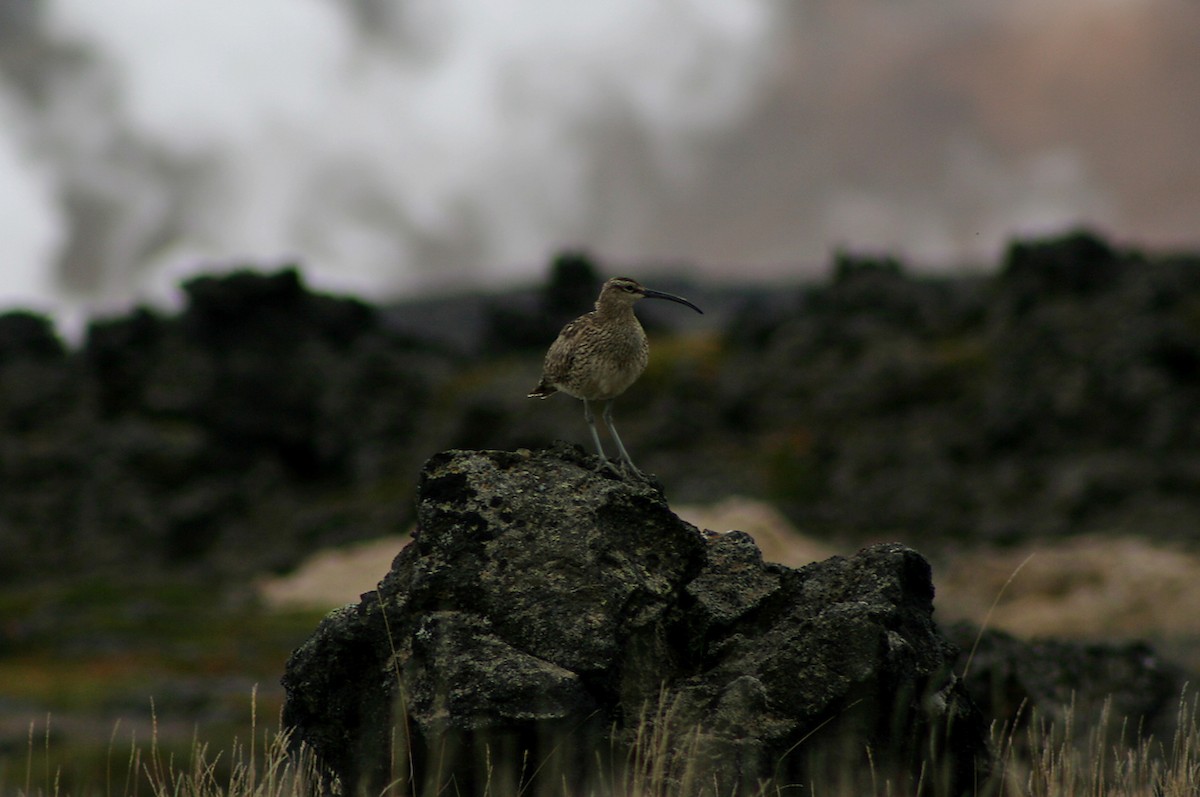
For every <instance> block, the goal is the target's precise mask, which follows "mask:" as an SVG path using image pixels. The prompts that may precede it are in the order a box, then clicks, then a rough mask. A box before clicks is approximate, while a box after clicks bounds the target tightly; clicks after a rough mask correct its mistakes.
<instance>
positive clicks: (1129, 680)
mask: <svg viewBox="0 0 1200 797" xmlns="http://www.w3.org/2000/svg"><path fill="white" fill-rule="evenodd" d="M946 634H947V636H948V637H949V638H950V639H951V640H953V641H954V642H955V643H956V644H957V646H958V649H959V655H958V659H957V661H956V663H955V667H954V670H955V672H959V673H965V674H964V675H963V680H964V682H965V683H966V685H967V688H968V690H969V691H970V693H971V695H972V697H974V698H975V699H976V700H977V701H978V702H979V705H980V708H981V709H982V711H983V713H984V714H985V715H986V716H988V717H990V718H992V719H993V720H994V721H996V722H997V723H1001V724H1002V725H1003V726H1005V727H1007V728H1010V729H1016V730H1018V731H1019V730H1020V729H1022V728H1024V727H1025V726H1027V725H1028V724H1029V722H1030V720H1031V717H1032V716H1034V715H1036V716H1038V717H1039V718H1041V719H1044V720H1050V721H1053V722H1058V723H1060V724H1061V723H1065V722H1067V721H1069V722H1070V725H1071V727H1073V728H1075V729H1076V730H1075V737H1076V741H1083V740H1086V738H1087V735H1088V731H1089V730H1092V729H1096V730H1099V729H1103V730H1105V731H1106V732H1107V737H1106V738H1109V739H1113V740H1114V741H1115V740H1118V739H1123V741H1124V743H1125V744H1131V743H1132V744H1136V743H1137V741H1138V737H1141V738H1149V737H1150V736H1153V737H1154V738H1156V739H1159V740H1164V741H1169V740H1170V739H1172V738H1174V736H1175V728H1176V724H1177V720H1178V711H1179V708H1180V700H1181V698H1182V697H1183V690H1184V687H1185V685H1186V684H1187V682H1188V681H1189V678H1188V674H1187V673H1185V672H1184V671H1183V670H1182V669H1181V668H1179V667H1177V666H1175V665H1174V664H1171V663H1170V662H1167V661H1165V660H1164V659H1163V658H1162V657H1160V656H1159V655H1158V654H1157V653H1155V651H1154V649H1153V648H1151V647H1150V646H1149V645H1147V644H1145V643H1143V642H1122V643H1117V644H1114V643H1099V642H1077V641H1072V640H1065V639H1049V638H1047V639H1035V640H1032V641H1025V640H1021V639H1018V638H1017V637H1014V636H1012V635H1010V634H1006V633H1004V632H1003V631H996V630H991V629H989V630H986V631H984V632H983V633H982V634H981V633H980V630H979V627H978V626H976V625H974V624H973V623H969V622H958V623H952V624H951V625H949V626H947V628H946ZM977 639H978V645H976V640H977ZM968 662H969V664H968ZM1014 735H1017V734H1014Z"/></svg>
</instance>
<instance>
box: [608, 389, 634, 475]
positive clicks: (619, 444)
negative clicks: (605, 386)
mask: <svg viewBox="0 0 1200 797" xmlns="http://www.w3.org/2000/svg"><path fill="white" fill-rule="evenodd" d="M604 425H605V426H607V427H608V433H609V434H610V435H612V439H613V440H614V441H615V442H616V444H617V451H619V452H620V453H621V461H623V462H624V463H625V465H626V466H628V468H629V470H630V472H632V473H633V474H634V475H635V476H641V475H642V472H641V471H640V470H638V469H637V465H634V464H633V460H632V459H630V458H629V452H628V451H626V450H625V444H624V443H622V442H621V435H619V434H617V427H616V426H614V425H613V419H612V401H608V402H606V403H605V405H604Z"/></svg>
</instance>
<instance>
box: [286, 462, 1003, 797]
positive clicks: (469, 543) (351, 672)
mask: <svg viewBox="0 0 1200 797" xmlns="http://www.w3.org/2000/svg"><path fill="white" fill-rule="evenodd" d="M598 465H599V461H598V460H597V459H595V458H593V457H589V456H586V455H584V454H583V453H582V451H581V450H580V449H578V448H577V447H568V446H565V445H560V446H557V447H553V448H551V449H546V450H542V451H538V452H536V453H530V452H517V453H513V452H504V451H449V452H444V453H442V454H438V455H436V456H435V457H433V458H432V459H431V460H430V461H429V462H428V463H427V465H426V467H425V469H424V471H423V473H422V476H421V483H420V486H419V503H418V509H417V513H418V519H419V521H418V522H419V525H418V531H417V535H416V539H415V541H414V542H413V543H412V544H411V545H409V546H408V547H407V548H405V549H404V550H403V551H402V552H401V553H400V554H399V555H398V556H397V557H396V560H395V562H394V563H393V567H392V570H391V572H390V573H388V574H387V575H386V576H385V578H384V579H383V581H382V582H381V583H380V585H379V589H378V590H377V591H375V592H372V593H368V594H366V595H364V596H363V599H362V601H361V602H360V603H358V604H356V605H352V606H348V607H345V608H343V609H341V610H339V611H337V612H334V613H332V614H331V615H330V616H329V617H327V618H326V619H325V621H324V622H323V623H322V624H321V626H320V627H319V628H318V629H317V631H316V633H315V634H314V635H313V636H312V638H311V639H309V640H308V642H306V643H305V644H304V645H303V646H302V647H301V648H299V649H298V650H297V651H296V652H295V653H294V655H293V656H292V658H291V660H290V661H289V663H288V668H287V673H286V675H285V677H284V685H285V687H286V689H287V692H288V700H287V705H286V707H285V721H286V722H287V723H288V725H289V726H290V727H291V728H292V729H293V732H294V734H295V737H294V738H295V740H296V742H297V743H303V744H306V745H308V746H310V747H311V748H313V749H314V750H315V751H316V752H317V754H318V755H319V757H320V758H321V760H322V762H323V764H324V766H325V767H326V771H327V772H328V773H329V774H330V775H331V777H332V778H336V780H337V782H338V783H339V784H340V788H342V789H343V790H344V791H345V792H346V793H356V792H358V791H360V790H362V789H365V790H366V792H367V793H376V792H377V790H378V789H379V788H381V787H383V786H384V785H386V784H387V783H389V782H391V781H392V780H393V779H395V778H396V777H397V774H396V773H397V772H399V773H401V774H400V777H401V778H402V779H403V778H412V779H415V780H416V781H417V785H418V786H420V785H424V786H426V787H429V788H437V787H441V786H442V785H445V784H446V783H449V782H450V781H453V784H454V788H458V789H465V790H466V791H470V790H471V789H472V788H475V787H477V786H478V785H479V784H480V782H481V779H482V778H484V777H492V778H493V779H495V778H496V777H497V775H496V773H494V772H491V773H489V772H488V771H487V767H488V766H492V767H494V766H495V765H496V762H497V761H500V760H506V761H507V762H508V763H511V762H512V761H525V762H529V763H528V765H527V766H526V767H525V768H524V769H521V768H520V767H514V771H513V772H510V773H509V774H510V776H511V778H512V779H513V780H514V781H524V780H527V779H528V778H530V777H532V772H533V771H534V769H538V768H539V767H540V769H538V772H539V775H538V777H539V778H542V779H543V780H546V779H553V780H560V779H561V778H562V777H563V776H564V775H565V776H566V777H568V779H569V780H570V781H572V782H575V783H578V784H581V785H582V784H586V783H588V782H589V779H590V778H592V777H593V776H597V775H598V774H599V773H596V772H594V770H595V769H596V768H597V761H598V760H606V757H609V758H611V760H613V761H617V762H624V761H626V760H627V755H628V754H627V751H628V750H630V749H638V748H639V745H641V746H642V748H643V749H644V745H645V740H646V738H647V735H648V734H651V733H653V734H655V735H656V738H664V739H667V740H669V744H666V745H665V746H664V748H663V750H664V751H665V752H659V753H657V754H656V755H658V756H659V760H660V763H661V764H662V772H663V773H664V777H665V778H666V779H667V780H673V781H676V782H677V783H679V784H681V785H682V784H687V783H692V784H705V785H706V786H712V787H714V788H717V789H719V790H721V791H722V793H728V792H729V791H731V790H733V789H735V788H740V787H744V786H751V785H754V784H757V783H758V782H760V781H761V780H763V779H770V778H777V779H779V782H781V783H782V782H802V779H805V778H810V779H811V778H813V777H825V778H830V779H832V778H836V777H845V776H846V775H847V773H850V774H856V773H861V772H863V771H865V770H864V769H863V768H862V767H863V766H864V765H865V763H866V758H865V755H866V753H865V751H866V748H867V747H868V746H869V747H870V748H871V750H872V755H873V757H874V760H875V762H876V766H877V767H878V770H879V772H880V773H881V776H882V773H884V772H886V773H889V774H891V775H893V776H895V777H897V778H898V779H899V780H901V781H903V780H904V779H906V778H908V777H910V776H915V773H917V772H918V771H919V770H920V769H921V767H922V766H924V768H925V771H926V775H925V777H926V782H927V783H932V782H935V781H936V783H937V786H938V787H939V789H940V791H939V792H938V793H955V791H956V790H957V789H960V788H962V787H963V785H964V784H966V783H969V782H971V780H972V779H973V778H974V777H976V776H977V775H979V774H980V773H981V771H982V770H985V769H986V767H987V761H988V759H987V753H986V750H985V746H984V741H983V726H982V722H981V721H980V718H979V715H978V713H977V712H976V710H975V709H974V706H973V704H972V703H971V702H970V700H969V698H967V697H966V695H965V693H964V692H963V691H962V689H961V687H960V686H959V684H958V683H957V681H955V679H954V678H953V677H952V676H950V675H949V669H948V666H947V663H948V661H949V659H950V657H951V656H952V655H953V650H952V649H951V648H950V647H949V646H948V644H947V643H946V642H945V641H944V640H943V639H942V637H941V636H940V634H939V633H938V631H937V629H936V627H935V626H934V624H933V622H932V619H931V614H932V597H933V588H932V585H931V583H930V570H929V566H928V564H927V563H926V562H925V560H924V559H923V558H921V556H920V555H918V554H917V553H916V552H914V551H912V550H909V549H907V548H904V547H903V546H899V545H882V546H875V547H872V548H868V549H865V550H864V551H862V552H861V553H860V554H858V555H857V556H854V557H851V558H848V559H847V558H838V557H835V558H833V559H830V560H829V561H827V562H820V563H816V564H813V565H809V566H807V567H804V568H802V569H799V570H792V569H789V568H785V567H782V566H778V565H766V564H764V563H763V562H762V558H761V555H760V554H759V552H758V549H757V548H756V547H755V545H754V543H753V540H751V539H750V538H749V537H748V536H747V535H744V534H741V533H736V532H735V533H728V534H714V533H711V532H709V533H702V532H701V531H700V530H698V529H696V528H694V527H692V526H690V525H688V524H687V523H684V522H683V521H681V520H680V519H679V518H678V517H676V516H675V515H674V514H673V513H672V512H671V510H670V508H669V506H668V505H667V503H666V500H665V498H664V496H663V493H662V491H661V488H660V487H659V486H658V485H656V484H654V483H650V482H642V481H632V480H629V481H626V480H621V479H618V478H616V477H614V476H613V475H612V474H610V473H607V472H604V471H599V470H598ZM947 729H949V730H950V731H951V733H947V732H946V731H947ZM933 749H936V750H938V751H940V752H939V753H938V754H936V755H934V756H933V757H932V758H930V755H929V752H928V751H930V750H933ZM598 756H599V758H598ZM797 779H801V780H797ZM333 782H334V781H333V779H331V783H333ZM696 788H697V789H700V787H699V786H697V787H696ZM700 790H702V789H700Z"/></svg>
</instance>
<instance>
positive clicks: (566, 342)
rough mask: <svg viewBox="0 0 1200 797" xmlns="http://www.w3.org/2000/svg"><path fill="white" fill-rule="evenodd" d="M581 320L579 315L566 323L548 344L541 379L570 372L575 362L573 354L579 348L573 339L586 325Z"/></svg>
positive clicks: (554, 378)
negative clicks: (548, 347)
mask: <svg viewBox="0 0 1200 797" xmlns="http://www.w3.org/2000/svg"><path fill="white" fill-rule="evenodd" d="M582 321H583V317H582V316H581V317H580V318H576V319H575V320H574V321H572V322H570V323H569V324H567V325H566V326H565V327H563V328H562V331H561V332H559V333H558V337H557V338H555V339H554V342H553V343H551V344H550V349H549V350H548V351H547V352H546V362H545V364H544V365H543V366H542V381H547V379H549V381H556V380H558V379H562V378H564V377H566V375H567V374H568V373H570V372H571V368H572V367H573V366H574V364H575V354H576V353H577V352H578V350H579V347H578V345H576V342H575V341H576V339H577V338H578V337H579V335H580V334H581V333H582V332H583V330H584V328H585V327H586V325H585V324H584V323H582Z"/></svg>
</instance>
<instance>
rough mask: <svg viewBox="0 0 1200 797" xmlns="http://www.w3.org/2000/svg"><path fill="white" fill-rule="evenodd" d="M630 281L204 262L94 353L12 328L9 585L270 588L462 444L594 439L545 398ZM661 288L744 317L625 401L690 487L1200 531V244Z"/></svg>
mask: <svg viewBox="0 0 1200 797" xmlns="http://www.w3.org/2000/svg"><path fill="white" fill-rule="evenodd" d="M611 270H613V271H624V270H626V269H625V267H613V268H612V269H611ZM606 271H607V269H606ZM598 276H599V275H598V274H596V273H595V271H594V270H589V264H588V262H587V261H586V260H585V259H582V258H580V257H578V256H569V257H565V258H564V259H563V260H561V261H560V262H559V263H558V264H557V266H556V269H555V270H554V274H553V275H552V279H551V280H550V283H549V285H548V286H547V287H546V288H545V289H544V291H542V292H541V293H539V294H528V295H506V296H500V297H493V298H490V299H487V298H479V297H474V298H469V297H468V298H464V299H462V300H461V301H441V302H436V303H429V304H430V306H431V307H434V308H435V311H433V314H432V316H431V315H430V314H428V313H422V312H421V311H420V309H419V307H418V306H416V305H405V306H398V307H395V308H390V309H388V310H386V311H381V310H378V309H376V308H373V307H371V306H369V305H367V304H364V303H362V302H359V301H354V300H348V299H335V298H331V297H325V296H319V295H314V294H311V293H309V292H308V291H307V290H306V289H305V288H304V286H303V284H302V283H301V282H300V281H299V279H298V278H297V277H296V275H295V273H293V272H286V271H285V272H280V273H278V274H274V275H266V276H263V275H253V274H249V273H242V274H236V275H232V276H229V277H224V278H204V279H200V280H196V281H193V282H192V283H189V285H188V286H187V287H186V289H185V292H186V299H187V303H186V307H185V309H184V311H183V312H182V313H181V314H180V315H177V316H164V315H160V314H157V313H154V312H151V311H147V310H140V311H136V312H134V313H132V314H130V315H128V316H126V317H122V318H116V319H109V320H104V321H98V322H96V323H94V324H93V325H92V326H91V328H90V329H89V332H88V335H87V338H86V340H85V341H84V343H83V345H82V347H81V348H80V349H78V350H72V349H68V348H67V347H65V346H63V344H62V343H61V342H60V341H59V340H58V339H57V338H56V337H55V335H54V333H53V330H52V328H51V327H50V325H49V323H48V322H47V321H46V320H45V319H42V318H39V317H36V316H33V315H30V314H27V313H10V314H8V315H4V316H0V576H2V577H3V578H5V579H8V580H9V581H20V580H23V579H31V578H37V579H44V578H46V575H47V574H48V573H59V574H62V575H64V576H74V575H78V574H81V573H101V574H109V575H117V576H119V577H122V578H124V577H127V575H128V573H129V572H131V570H133V571H140V572H160V571H166V572H169V573H171V574H172V577H176V576H178V575H179V574H181V573H184V572H187V571H195V572H198V573H199V574H201V575H203V576H205V577H206V578H212V577H214V576H220V577H227V578H229V579H230V580H233V579H241V578H243V577H244V576H245V575H246V574H248V573H250V572H261V571H262V570H265V569H282V568H286V567H288V566H290V565H292V564H294V563H295V562H296V561H297V560H298V559H299V558H300V557H301V556H302V555H304V554H305V553H306V552H309V551H312V550H313V549H315V548H318V547H321V546H325V545H331V544H337V543H341V542H346V541H349V540H352V539H360V538H369V537H374V536H379V535H381V534H387V533H392V532H394V531H395V530H396V529H397V528H402V527H404V525H405V524H406V523H407V522H409V521H410V520H411V519H412V516H413V503H412V501H413V485H412V481H411V474H412V473H414V472H416V470H417V468H419V466H420V463H421V462H423V461H424V460H425V459H426V458H428V457H429V456H431V455H432V454H433V453H435V452H437V451H440V450H444V449H447V448H453V447H466V448H495V449H510V450H511V449H516V448H521V447H526V448H533V447H538V446H543V445H547V444H549V443H550V442H552V441H553V440H555V439H567V440H573V441H579V442H584V441H586V439H587V437H586V430H585V428H584V426H583V424H582V421H581V418H580V416H581V412H580V409H579V406H578V403H577V402H572V401H569V400H567V399H562V400H552V401H549V402H545V403H538V404H536V405H535V404H533V403H531V402H529V401H528V400H527V399H525V397H524V396H525V393H526V392H527V391H528V389H529V388H530V386H531V385H532V384H533V382H534V381H536V377H537V372H538V367H539V363H540V358H541V355H542V353H543V351H544V347H545V345H546V344H547V343H548V342H549V339H550V338H551V337H552V333H553V331H554V329H555V328H556V325H557V323H558V321H559V320H561V319H562V318H565V317H566V316H568V315H571V314H573V313H575V312H578V311H579V310H582V309H586V302H587V301H590V299H588V298H587V296H589V295H591V293H592V291H593V290H594V280H595V279H596V278H597V277H598ZM660 287H664V288H668V289H672V290H676V291H677V292H679V293H681V294H683V295H687V296H688V297H689V298H691V299H693V300H694V301H696V302H697V303H698V304H700V305H701V306H702V307H703V308H704V309H705V310H706V315H705V316H703V317H700V316H697V317H696V319H695V321H696V322H706V323H709V322H713V321H714V320H715V321H717V322H719V324H720V328H717V329H713V328H709V329H706V330H705V329H699V328H695V329H693V332H694V333H695V334H694V335H693V336H692V337H690V338H687V339H683V340H674V341H671V340H668V339H666V338H664V337H659V338H658V339H656V341H655V346H654V353H653V355H652V357H651V367H650V370H649V372H648V373H647V374H646V375H645V376H644V377H643V379H642V380H641V381H640V382H639V383H638V384H637V385H635V386H634V387H633V388H632V389H631V390H630V391H629V392H628V393H627V394H626V395H625V396H623V397H622V398H621V399H620V401H619V402H618V406H617V414H618V423H619V425H620V427H621V429H622V433H623V435H624V436H625V438H626V442H627V444H628V445H629V447H630V449H631V452H632V453H633V455H634V458H635V460H636V461H637V462H638V463H639V465H640V466H642V467H643V468H644V469H646V470H649V471H651V472H654V473H657V474H658V475H659V476H660V477H661V478H662V479H663V481H664V482H665V483H667V484H670V485H671V490H672V495H673V497H674V498H675V499H676V500H680V501H688V502H695V501H702V500H709V499H711V498H713V497H715V496H722V495H727V494H731V493H740V494H745V495H751V496H759V497H764V498H768V499H771V500H773V501H775V502H776V503H777V504H778V505H780V506H781V507H782V508H784V509H785V511H786V512H787V513H788V514H789V516H790V518H791V519H792V520H793V521H794V522H796V523H797V525H799V526H800V527H801V528H802V529H803V530H804V531H805V532H807V533H811V534H817V535H826V536H833V535H837V536H842V537H844V538H849V539H851V540H855V541H869V540H871V539H897V540H905V541H909V542H913V543H919V546H920V547H921V548H922V550H928V549H929V547H930V546H936V545H939V544H941V543H942V542H944V541H966V542H972V543H974V542H1000V543H1004V542H1014V541H1018V540H1022V539H1030V538H1044V537H1047V536H1054V535H1068V534H1073V533H1083V532H1104V531H1110V530H1120V531H1122V532H1124V533H1129V532H1133V533H1139V534H1144V535H1148V536H1154V537H1159V538H1164V539H1167V538H1170V539H1175V540H1181V541H1184V542H1188V543H1189V544H1192V543H1194V538H1195V529H1196V528H1198V527H1200V464H1198V463H1200V459H1198V458H1197V457H1196V456H1195V452H1196V451H1197V450H1198V449H1200V258H1196V257H1185V256H1151V255H1146V254H1142V253H1138V252H1134V251H1128V250H1122V249H1119V248H1115V247H1113V246H1111V245H1110V244H1108V243H1107V242H1105V241H1103V240H1102V239H1100V238H1098V237H1096V236H1094V235H1091V234H1088V233H1075V234H1071V235H1068V236H1065V237H1063V238H1061V239H1057V240H1049V241H1035V242H1021V243H1017V244H1014V245H1013V247H1012V248H1011V250H1010V251H1009V253H1008V254H1007V256H1006V260H1005V262H1004V263H1003V264H1002V266H1001V268H1000V269H998V271H997V273H996V274H995V275H994V276H990V277H983V276H977V277H963V278H936V279H935V278H916V277H913V276H910V275H909V274H907V273H906V272H905V271H904V269H903V268H902V267H901V265H900V264H899V263H897V262H895V261H891V260H887V259H883V260H880V259H862V258H855V257H853V256H842V257H841V258H840V259H839V261H838V262H837V264H836V267H835V269H834V274H833V276H832V277H831V278H830V279H829V280H828V281H826V282H822V283H819V284H811V285H807V286H803V287H800V288H793V289H786V290H783V289H776V290H772V291H766V290H762V291H757V292H755V291H753V290H749V289H746V290H742V289H732V288H728V287H725V288H721V289H718V290H712V289H709V290H705V289H703V287H702V286H678V285H670V284H663V285H660ZM580 301H583V302H585V306H583V307H575V308H574V309H569V306H570V305H574V304H576V303H578V302H580ZM647 304H651V303H647ZM653 311H654V308H653V307H646V308H645V311H644V313H643V315H644V317H645V318H646V319H647V323H648V325H649V326H653V325H654V324H655V323H659V324H668V323H674V322H676V321H679V320H680V319H678V318H676V317H673V316H668V317H663V318H662V320H659V321H656V320H655V318H654V315H653ZM431 320H432V322H436V323H432V322H431ZM685 320H687V321H689V322H692V321H693V319H685ZM664 328H665V327H664ZM447 330H448V331H449V332H445V331H447ZM543 337H544V338H545V339H544V340H542V338H543ZM539 341H540V342H539Z"/></svg>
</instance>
